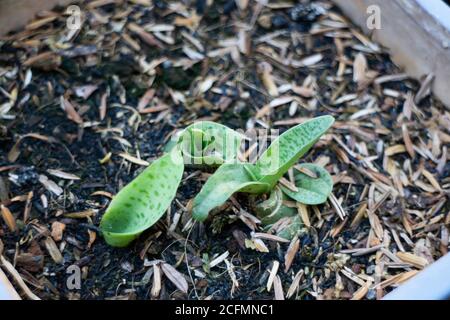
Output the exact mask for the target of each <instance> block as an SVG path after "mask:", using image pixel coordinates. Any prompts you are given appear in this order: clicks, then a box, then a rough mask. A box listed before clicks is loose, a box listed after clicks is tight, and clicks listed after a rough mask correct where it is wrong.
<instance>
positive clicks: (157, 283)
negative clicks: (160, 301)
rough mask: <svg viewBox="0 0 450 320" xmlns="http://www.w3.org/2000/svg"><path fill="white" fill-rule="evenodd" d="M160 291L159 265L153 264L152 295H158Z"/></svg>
mask: <svg viewBox="0 0 450 320" xmlns="http://www.w3.org/2000/svg"><path fill="white" fill-rule="evenodd" d="M160 292H161V267H160V266H159V264H156V263H155V264H154V265H153V284H152V291H151V295H152V297H158V296H159V293H160Z"/></svg>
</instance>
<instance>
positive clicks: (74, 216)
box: [64, 209, 95, 219]
mask: <svg viewBox="0 0 450 320" xmlns="http://www.w3.org/2000/svg"><path fill="white" fill-rule="evenodd" d="M94 214H95V211H94V210H92V209H89V210H84V211H79V212H70V213H65V214H64V217H66V218H72V219H83V218H88V217H92V216H93V215H94Z"/></svg>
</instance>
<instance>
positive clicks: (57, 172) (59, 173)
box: [47, 169, 81, 180]
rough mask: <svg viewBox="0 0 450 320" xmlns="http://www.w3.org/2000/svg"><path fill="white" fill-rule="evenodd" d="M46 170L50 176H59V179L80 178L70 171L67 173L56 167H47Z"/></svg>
mask: <svg viewBox="0 0 450 320" xmlns="http://www.w3.org/2000/svg"><path fill="white" fill-rule="evenodd" d="M47 172H48V173H50V174H51V175H52V176H55V177H58V178H61V179H66V180H80V179H81V178H80V177H78V176H76V175H74V174H72V173H67V172H64V171H62V170H57V169H47Z"/></svg>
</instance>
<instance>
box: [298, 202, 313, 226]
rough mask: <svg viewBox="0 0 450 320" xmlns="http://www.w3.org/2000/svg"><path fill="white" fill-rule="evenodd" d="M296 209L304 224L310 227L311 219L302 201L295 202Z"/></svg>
mask: <svg viewBox="0 0 450 320" xmlns="http://www.w3.org/2000/svg"><path fill="white" fill-rule="evenodd" d="M297 210H298V214H299V215H300V217H301V218H302V221H303V223H304V224H305V226H307V227H308V228H310V227H311V220H310V219H309V210H308V206H307V205H304V204H303V203H300V202H298V203H297Z"/></svg>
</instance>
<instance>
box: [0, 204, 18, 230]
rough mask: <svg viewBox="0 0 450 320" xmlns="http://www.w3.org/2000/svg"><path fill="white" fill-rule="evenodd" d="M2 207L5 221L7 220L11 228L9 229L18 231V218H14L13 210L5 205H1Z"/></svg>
mask: <svg viewBox="0 0 450 320" xmlns="http://www.w3.org/2000/svg"><path fill="white" fill-rule="evenodd" d="M0 209H1V211H2V218H3V221H5V223H6V225H7V226H8V228H9V230H11V232H16V231H17V224H16V219H15V218H14V216H13V214H12V213H11V211H10V210H9V209H8V208H7V207H5V206H4V205H0Z"/></svg>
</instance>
